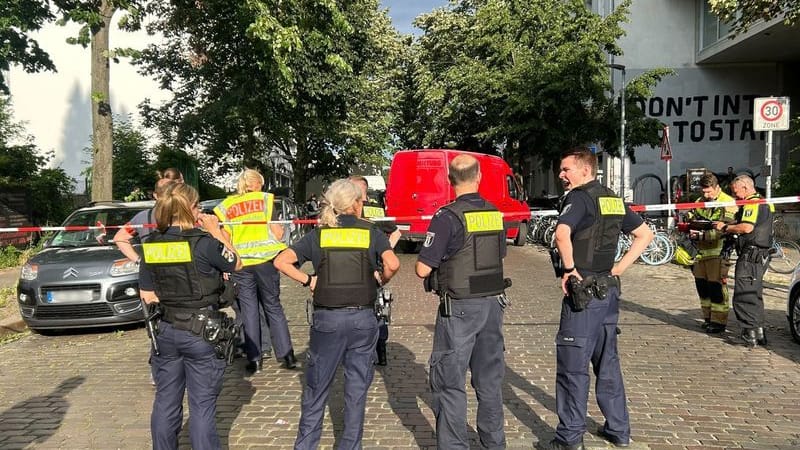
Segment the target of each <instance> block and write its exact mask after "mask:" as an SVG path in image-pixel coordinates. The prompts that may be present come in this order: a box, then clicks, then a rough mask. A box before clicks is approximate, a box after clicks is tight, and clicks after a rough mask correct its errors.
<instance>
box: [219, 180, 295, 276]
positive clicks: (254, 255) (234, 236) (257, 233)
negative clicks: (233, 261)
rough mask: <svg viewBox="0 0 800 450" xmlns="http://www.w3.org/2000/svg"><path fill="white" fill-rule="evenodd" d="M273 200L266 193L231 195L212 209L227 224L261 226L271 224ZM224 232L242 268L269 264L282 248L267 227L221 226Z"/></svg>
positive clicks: (284, 245)
mask: <svg viewBox="0 0 800 450" xmlns="http://www.w3.org/2000/svg"><path fill="white" fill-rule="evenodd" d="M274 198H275V196H274V195H272V194H270V193H266V192H248V193H246V194H237V195H231V196H230V197H228V198H226V199H225V200H223V201H222V203H220V204H219V205H218V206H217V207H216V208H214V213H215V214H216V215H217V216H218V217H219V218H220V219H221V220H224V221H228V222H265V221H269V220H272V208H273V204H274ZM225 230H227V231H228V233H229V234H230V235H231V242H233V246H234V247H236V251H237V252H239V257H240V258H242V265H244V266H253V265H256V264H261V263H264V262H267V261H270V260H272V259H273V258H275V256H277V255H278V253H280V251H281V250H283V249H285V248H286V244H284V243H283V242H281V241H279V240H278V239H277V238H276V237H275V236H274V235H273V234H272V232H271V231H270V229H269V224H263V223H262V224H254V225H240V224H234V225H225Z"/></svg>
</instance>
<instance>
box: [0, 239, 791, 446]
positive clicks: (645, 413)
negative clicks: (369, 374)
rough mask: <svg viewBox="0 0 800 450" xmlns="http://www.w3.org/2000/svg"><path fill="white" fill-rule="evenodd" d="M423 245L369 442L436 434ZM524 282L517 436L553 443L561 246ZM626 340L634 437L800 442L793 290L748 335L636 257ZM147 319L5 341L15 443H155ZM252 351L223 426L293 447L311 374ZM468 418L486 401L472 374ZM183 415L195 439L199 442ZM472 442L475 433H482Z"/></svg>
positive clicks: (514, 258)
mask: <svg viewBox="0 0 800 450" xmlns="http://www.w3.org/2000/svg"><path fill="white" fill-rule="evenodd" d="M414 258H415V257H414V255H401V262H402V269H401V272H400V274H398V276H397V278H396V279H395V280H394V281H393V282H392V284H391V287H392V289H393V292H394V294H395V299H396V303H395V323H394V324H393V325H392V327H391V337H390V343H389V358H390V360H389V365H388V366H387V367H385V368H379V369H378V371H377V374H376V377H375V381H374V383H373V384H372V387H371V389H370V391H369V398H368V400H367V411H366V424H365V426H364V441H363V445H364V448H379V449H392V448H397V449H400V448H402V449H408V448H432V447H433V446H434V432H433V430H434V419H433V415H432V413H431V410H430V393H429V391H428V387H427V381H426V379H427V376H426V370H427V368H426V365H427V359H428V356H429V354H430V349H431V340H432V329H433V327H432V324H433V320H434V314H435V307H436V304H435V302H434V300H433V298H432V297H431V296H430V295H428V294H425V293H424V292H423V291H422V289H421V285H420V282H419V281H418V280H417V279H416V277H415V276H414V275H413V261H414ZM506 267H507V275H509V276H511V277H512V278H513V280H514V285H513V287H511V288H510V290H509V294H510V297H511V299H512V300H513V305H512V307H511V308H510V309H509V310H507V312H506V320H505V338H506V349H507V352H506V361H507V366H508V367H507V370H506V378H505V380H504V399H505V405H506V409H505V418H506V433H507V438H508V447H509V448H532V447H534V446H535V445H537V443H538V442H548V441H549V440H550V439H551V438H552V435H553V432H554V428H555V426H556V424H557V423H558V419H557V417H556V415H555V412H554V411H555V396H554V385H555V381H554V378H555V352H554V343H553V340H554V336H555V332H556V328H557V324H558V312H559V304H560V295H559V291H558V287H557V284H556V281H555V279H554V278H553V276H552V271H551V268H550V267H549V263H548V259H547V255H546V253H544V252H542V251H541V250H538V249H537V248H535V247H523V248H516V247H509V253H508V258H507V259H506ZM623 285H624V286H623V295H622V297H623V301H622V314H621V328H622V330H623V334H622V335H621V336H620V353H621V357H622V365H623V371H624V374H625V381H626V386H627V393H628V399H629V405H630V412H631V419H632V428H633V440H634V446H633V447H634V448H652V449H672V448H676V449H679V448H681V449H682V448H687V449H693V448H703V449H710V448H753V449H771V448H781V449H789V448H798V447H800V421H798V419H800V376H798V360H800V345H798V344H796V343H794V342H792V341H791V338H790V337H789V333H788V330H787V328H786V318H785V313H784V307H785V306H784V304H785V297H786V293H785V292H781V291H776V290H772V289H770V290H767V291H766V294H767V297H766V300H767V320H768V324H769V345H768V346H767V347H766V348H758V349H754V350H750V349H747V348H745V347H743V346H741V345H739V344H738V343H737V342H736V340H735V339H734V336H735V335H736V334H737V333H738V331H739V329H738V326H737V325H735V324H734V323H733V322H735V320H734V319H733V314H731V318H732V319H731V322H732V324H731V326H730V327H729V333H728V334H726V335H724V336H722V337H711V336H708V335H706V334H704V333H702V332H701V330H700V327H699V321H698V320H697V311H698V305H697V301H696V299H695V294H694V287H693V282H692V279H691V275H690V273H689V272H688V271H687V270H685V269H680V268H678V267H677V266H660V267H647V266H643V265H635V266H634V267H632V268H631V270H629V271H628V273H626V274H625V276H624V277H623ZM282 289H283V294H282V298H283V303H284V305H285V307H286V310H287V316H288V318H289V320H290V328H291V332H292V336H293V340H294V346H295V349H296V351H297V353H298V354H299V357H300V359H301V360H302V359H303V356H304V352H305V349H306V347H307V340H308V327H307V325H306V323H305V302H304V299H305V297H306V292H305V291H304V290H303V289H302V288H300V287H298V286H297V284H296V283H293V282H290V281H288V279H286V278H284V279H283V286H282ZM148 349H149V347H148V342H147V337H146V333H145V331H144V329H143V328H127V329H124V330H100V331H92V332H85V331H82V332H70V333H63V334H58V335H54V336H43V335H36V334H33V335H31V336H28V337H26V338H24V339H21V340H19V341H16V342H13V343H10V344H7V345H4V346H2V347H0V359H2V361H4V364H3V365H2V366H0V367H1V368H0V376H1V377H2V386H3V388H2V391H0V448H4V449H13V448H68V449H78V448H93V449H111V448H124V449H141V448H147V447H149V446H150V436H149V420H150V409H151V405H152V400H153V392H154V390H153V388H152V387H151V386H150V383H149V381H148V368H147V364H146V361H147V352H148ZM244 365H245V363H244V361H243V360H237V361H236V362H235V364H234V365H233V366H232V367H230V368H229V369H228V371H227V373H226V376H225V383H224V388H223V392H222V395H221V397H220V399H219V403H218V409H219V411H218V419H219V420H218V422H219V431H220V433H221V434H222V435H223V442H225V443H226V446H228V447H229V448H232V449H249V448H265V449H266V448H269V449H276V448H290V446H291V444H292V443H293V440H294V436H295V433H296V427H297V421H298V419H299V415H300V395H301V392H302V384H301V378H302V372H301V371H295V372H291V371H286V370H283V369H281V368H280V367H279V366H278V363H277V362H271V363H268V364H266V367H265V370H264V372H262V373H261V374H258V375H256V376H254V377H251V378H246V377H245V374H244ZM468 393H469V396H470V400H469V409H470V410H469V414H470V416H469V419H468V420H469V422H470V424H471V426H474V423H475V422H474V417H475V411H476V402H475V399H474V393H473V392H472V390H471V388H469V387H468ZM589 405H590V406H589V417H587V424H588V429H589V432H588V433H587V435H586V444H587V447H589V448H605V447H606V444H605V441H603V440H602V439H600V438H598V437H597V436H596V435H595V434H594V433H595V432H596V430H597V428H598V427H599V426H601V425H602V423H603V418H602V415H601V414H600V412H599V409H598V408H597V405H596V403H595V402H594V399H593V398H592V399H590V400H589ZM342 408H343V397H342V384H341V378H339V379H338V380H337V382H336V383H335V385H334V387H333V392H332V397H331V401H330V407H329V409H328V412H327V414H326V417H325V422H324V424H325V430H324V432H323V441H322V448H331V446H332V445H333V444H334V442H335V436H336V435H337V434H338V433H339V432H340V430H341V424H342ZM185 428H186V427H184V430H183V432H182V437H181V443H182V447H183V448H188V445H189V444H188V437H187V436H188V434H187V431H186V429H185ZM472 436H473V447H476V446H477V443H476V442H475V441H474V439H475V436H476V435H475V433H474V432H472Z"/></svg>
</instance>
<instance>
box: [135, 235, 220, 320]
mask: <svg viewBox="0 0 800 450" xmlns="http://www.w3.org/2000/svg"><path fill="white" fill-rule="evenodd" d="M204 236H208V234H207V233H205V232H203V231H200V230H197V229H192V230H186V231H183V232H181V234H180V236H176V235H174V234H165V233H160V232H158V231H153V232H151V233H150V234H149V235H148V236H147V237H146V238H145V243H144V244H143V249H144V260H145V262H146V263H147V264H148V266H149V267H150V270H151V271H152V272H153V284H154V286H155V292H156V295H157V296H158V299H159V302H160V303H161V305H163V306H165V307H167V308H170V307H172V308H181V309H200V308H205V307H207V306H213V305H217V304H218V303H219V294H220V293H221V292H222V290H223V284H222V279H221V277H220V275H219V274H217V275H216V276H209V275H203V274H201V273H200V272H199V271H198V270H197V266H196V264H195V258H194V252H195V248H196V246H197V241H199V240H200V239H201V238H202V237H204Z"/></svg>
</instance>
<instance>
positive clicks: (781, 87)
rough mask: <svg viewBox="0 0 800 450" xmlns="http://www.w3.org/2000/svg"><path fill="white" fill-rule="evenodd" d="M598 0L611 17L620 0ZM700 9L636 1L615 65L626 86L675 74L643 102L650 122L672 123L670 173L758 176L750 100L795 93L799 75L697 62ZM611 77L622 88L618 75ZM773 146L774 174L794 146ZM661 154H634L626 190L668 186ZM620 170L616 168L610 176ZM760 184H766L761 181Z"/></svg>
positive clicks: (782, 139) (671, 1) (670, 0)
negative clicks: (652, 74)
mask: <svg viewBox="0 0 800 450" xmlns="http://www.w3.org/2000/svg"><path fill="white" fill-rule="evenodd" d="M597 3H598V4H599V5H600V6H599V7H598V12H599V13H601V14H607V12H608V11H609V9H608V8H610V7H612V6H613V4H614V3H615V2H614V1H612V0H599V1H598V2H597ZM616 3H618V2H616ZM604 8H605V9H604ZM702 8H703V0H634V1H633V4H632V5H631V14H630V16H629V17H630V21H629V23H627V24H624V28H625V30H626V32H627V35H626V36H625V37H624V38H623V39H622V40H621V42H620V46H621V48H622V49H623V52H624V55H622V56H621V57H617V58H615V60H614V61H613V62H614V63H617V64H623V65H625V66H626V68H627V76H628V81H629V80H630V79H631V78H633V77H635V76H636V75H638V74H641V73H642V72H643V71H645V70H648V69H653V68H657V67H663V68H669V69H672V70H674V71H675V74H674V75H673V76H668V77H666V78H664V79H663V80H662V82H661V83H659V84H658V85H657V86H656V88H655V91H654V95H653V97H652V98H650V99H648V100H647V101H646V102H644V104H642V105H641V106H643V108H644V110H645V112H646V113H647V114H648V115H649V116H650V117H654V118H657V119H659V120H661V121H662V122H664V123H665V124H667V125H669V126H670V138H671V144H672V150H673V160H672V163H671V166H672V170H671V172H672V175H673V176H675V175H681V174H685V173H686V170H687V169H690V168H698V167H705V168H708V169H710V170H713V171H716V172H725V170H726V168H727V167H728V166H732V167H734V169H735V170H736V171H737V172H738V171H741V170H745V169H747V170H750V171H751V172H754V173H756V174H759V173H760V172H761V168H762V166H764V165H765V162H764V155H765V133H760V132H755V131H753V98H755V97H765V96H772V95H774V96H781V95H790V94H791V93H792V92H796V91H797V90H798V88H797V85H798V81H797V80H796V77H795V76H794V75H793V74H795V73H796V72H795V71H793V70H789V69H787V66H786V65H785V64H782V63H779V62H760V63H728V64H701V65H698V64H696V63H695V60H696V56H697V54H698V51H699V45H698V43H699V42H700V38H701V33H702V32H703V31H702V30H701V13H702ZM614 72H618V71H614ZM612 75H613V77H614V86H615V90H617V91H618V89H619V86H620V80H619V75H617V74H612ZM795 104H797V103H796V102H795ZM774 141H775V144H774V147H773V154H774V158H773V173H774V174H776V175H777V174H778V173H779V172H780V170H781V168H782V167H784V166H785V165H786V163H787V160H788V155H789V149H790V148H791V147H792V146H794V145H795V144H793V143H792V142H793V141H792V140H791V139H790V138H789V137H788V136H787V133H786V132H776V133H774ZM659 150H660V149H658V148H656V149H650V148H649V147H642V148H638V149H636V158H635V159H636V163H635V164H631V166H630V169H629V176H630V182H629V184H628V186H631V184H630V183H633V181H635V180H636V179H637V178H639V177H642V176H644V175H646V174H651V173H652V174H656V175H658V176H659V177H660V178H661V179H662V180H664V181H665V179H666V177H665V175H666V174H665V172H666V164H665V163H664V162H663V161H661V160H660V151H659ZM619 165H620V164H619V163H616V164H615V165H612V166H613V167H612V171H617V170H619ZM611 175H612V176H614V175H619V174H618V173H616V174H613V173H612V174H611ZM756 184H757V185H759V186H761V187H763V186H764V177H758V178H757V179H756ZM629 195H630V194H629Z"/></svg>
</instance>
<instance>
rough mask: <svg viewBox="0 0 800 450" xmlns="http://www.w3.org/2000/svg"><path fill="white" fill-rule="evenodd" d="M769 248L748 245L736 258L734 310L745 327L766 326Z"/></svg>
mask: <svg viewBox="0 0 800 450" xmlns="http://www.w3.org/2000/svg"><path fill="white" fill-rule="evenodd" d="M767 265H769V249H761V248H756V247H748V248H746V249H745V250H744V251H742V253H741V254H740V255H739V258H738V259H737V260H736V269H735V272H734V273H735V275H734V276H735V278H736V280H735V283H734V287H733V312H734V314H736V319H737V320H738V321H739V323H741V324H742V327H743V328H758V327H763V326H764V296H763V294H762V292H763V290H764V273H765V272H766V271H767Z"/></svg>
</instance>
